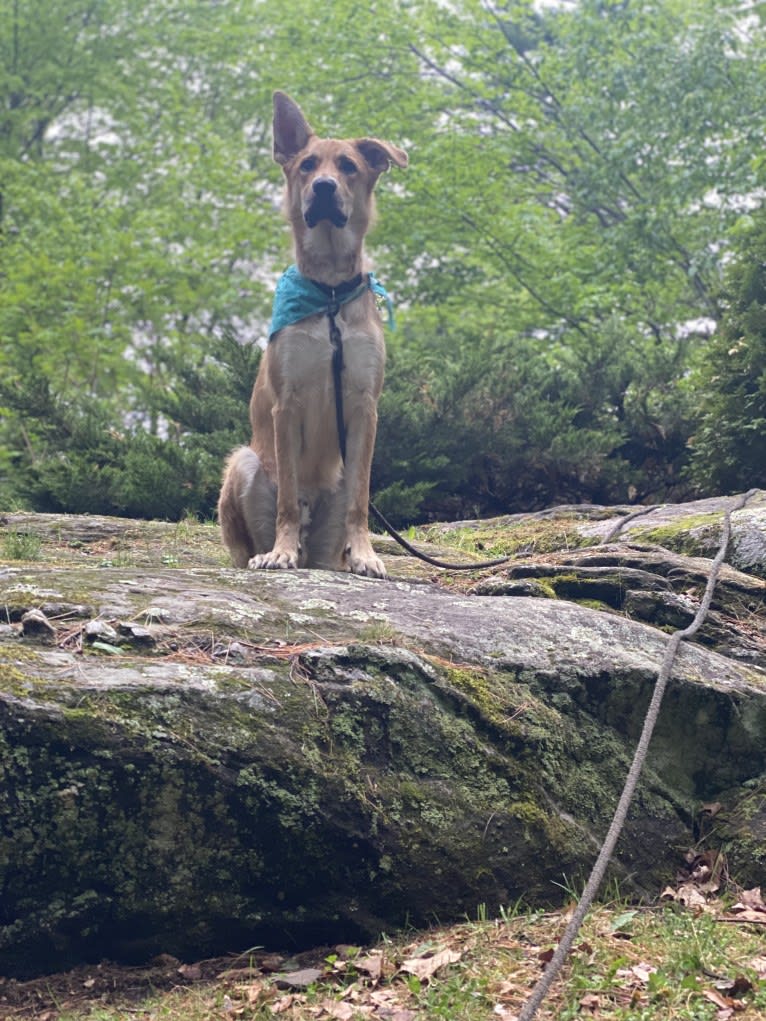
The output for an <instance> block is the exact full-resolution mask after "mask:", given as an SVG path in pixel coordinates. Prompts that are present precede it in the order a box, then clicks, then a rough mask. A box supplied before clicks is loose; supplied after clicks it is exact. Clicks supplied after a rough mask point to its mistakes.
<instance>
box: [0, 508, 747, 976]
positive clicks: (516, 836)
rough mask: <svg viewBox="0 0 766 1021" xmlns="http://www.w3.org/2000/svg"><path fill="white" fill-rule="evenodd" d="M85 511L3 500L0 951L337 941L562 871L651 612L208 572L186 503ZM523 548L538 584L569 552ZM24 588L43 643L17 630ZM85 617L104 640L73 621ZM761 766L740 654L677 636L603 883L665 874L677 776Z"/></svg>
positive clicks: (62, 960)
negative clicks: (12, 520) (79, 514)
mask: <svg viewBox="0 0 766 1021" xmlns="http://www.w3.org/2000/svg"><path fill="white" fill-rule="evenodd" d="M108 524H109V527H108V529H107V531H106V538H105V539H102V538H99V535H100V533H99V531H98V528H96V527H95V526H94V524H93V521H92V519H87V520H86V521H85V522H80V521H79V520H78V519H72V520H68V519H60V518H59V519H57V523H56V526H55V528H54V526H53V523H52V522H51V521H47V520H39V519H36V518H35V517H34V516H27V517H26V526H27V527H28V528H30V529H37V532H38V534H40V536H41V546H40V560H39V561H38V562H30V563H25V562H16V561H9V562H8V563H7V564H6V566H5V567H1V568H0V595H1V596H2V601H3V603H4V604H5V605H8V606H13V607H15V611H14V614H13V621H12V622H11V623H6V624H5V626H4V628H3V630H2V631H0V881H2V884H3V890H4V897H3V911H2V915H1V916H0V972H5V973H6V974H8V973H15V974H17V975H23V974H31V973H34V972H35V971H44V970H46V969H50V968H52V967H57V966H61V965H63V964H67V963H72V962H74V961H77V960H82V959H95V958H98V957H100V956H103V955H107V956H112V957H117V958H120V959H123V960H132V961H138V960H144V959H146V958H147V957H150V956H151V955H152V954H154V953H156V952H158V951H165V952H171V953H175V954H177V955H178V956H182V957H183V956H187V955H191V954H197V955H199V954H204V953H218V952H222V951H227V950H241V949H242V948H243V947H245V946H253V945H256V944H260V945H266V946H269V947H272V948H284V947H287V946H291V947H297V946H301V945H308V944H310V943H321V942H339V941H342V942H356V941H360V940H365V939H368V938H374V937H376V936H377V935H378V934H379V932H380V931H382V930H390V929H392V928H395V927H397V926H400V925H403V924H406V923H408V922H409V923H412V924H425V923H428V922H429V921H430V920H432V919H433V918H434V917H439V918H440V919H442V920H444V921H446V920H447V919H449V918H456V917H461V916H463V915H464V914H466V913H469V914H474V913H475V911H476V908H477V905H479V904H485V905H487V908H488V910H491V911H492V910H497V909H499V908H500V907H501V906H503V905H507V904H510V903H513V902H515V901H516V900H518V899H519V898H522V899H524V900H526V901H527V902H528V903H531V904H538V905H543V904H548V903H552V902H555V901H557V900H558V899H559V898H560V896H561V888H560V884H561V882H562V876H566V877H567V878H568V879H569V880H570V881H571V882H573V883H578V882H579V881H580V880H581V879H582V877H583V876H585V875H586V874H587V872H588V871H589V869H590V865H591V863H592V860H593V858H594V857H595V854H596V852H597V849H598V843H599V840H600V837H601V835H602V834H603V833H604V832H605V831H606V828H607V826H608V823H609V820H610V818H611V814H612V811H613V808H614V805H615V804H616V801H617V798H618V795H619V792H620V790H621V788H622V784H623V781H624V777H625V773H626V771H627V766H628V763H629V761H630V758H631V756H632V751H633V747H634V744H635V741H636V739H637V735H638V733H639V731H640V727H641V722H642V718H643V713H644V711H645V707H646V704H647V702H648V699H649V696H650V693H651V690H652V686H653V684H654V681H655V678H656V675H657V671H658V669H659V666H660V663H661V661H662V657H663V654H664V651H665V649H666V646H667V641H668V639H667V636H666V635H665V634H664V633H663V632H662V631H661V630H659V629H658V628H656V627H652V626H649V625H648V624H646V623H638V622H634V621H631V620H629V619H626V618H625V617H624V616H621V615H618V614H617V613H615V612H614V611H613V610H611V612H609V613H605V612H601V611H599V610H596V609H592V608H590V607H584V606H581V605H577V604H576V603H575V602H573V601H571V599H569V598H563V595H562V593H561V592H556V591H555V590H554V593H553V594H554V595H555V596H556V598H550V597H549V598H542V599H541V598H534V597H530V596H529V595H527V596H520V597H514V598H512V599H511V598H498V597H497V596H480V595H469V594H466V593H464V592H461V591H459V590H456V591H450V590H449V588H448V587H445V586H444V585H442V586H437V585H434V584H424V583H423V582H422V581H411V580H403V579H402V578H401V577H396V573H397V563H398V559H397V558H394V557H392V556H388V555H387V559H388V566H389V570H390V572H391V574H392V575H393V579H392V580H388V581H376V580H371V579H364V578H356V577H352V576H348V575H338V574H330V573H326V572H313V571H300V572H289V573H283V572H247V571H236V570H232V569H229V568H226V567H223V566H221V565H220V563H216V562H215V557H216V555H217V554H216V552H215V546H214V543H213V539H214V538H217V535H216V530H215V528H214V527H213V526H209V525H207V526H202V525H200V526H193V525H190V526H186V527H187V528H188V530H189V531H188V534H186V533H185V534H184V535H183V538H182V540H180V539H179V538H178V532H177V531H175V532H174V531H173V530H174V529H176V530H177V528H178V527H179V526H172V525H165V526H162V525H160V524H158V523H149V524H148V525H147V527H146V530H145V531H144V526H143V525H142V524H141V523H136V522H130V523H125V524H124V525H123V526H122V527H123V531H122V532H120V528H119V527H118V526H116V525H113V524H112V522H111V521H110V522H109V523H108ZM16 526H18V521H17V522H16ZM197 532H199V535H200V547H199V550H200V552H199V560H195V555H194V549H195V540H194V536H195V534H197ZM128 533H129V535H130V538H129V539H128V538H126V535H128ZM75 536H79V538H73V537H75ZM115 537H117V538H118V539H119V542H121V543H122V551H123V562H122V563H121V564H119V565H114V564H112V565H111V566H109V565H108V564H106V563H105V558H104V557H103V556H102V554H103V549H102V546H101V543H102V542H112V541H114V540H115ZM120 537H121V538H120ZM170 540H172V542H173V543H174V544H175V545H174V548H175V549H176V551H177V554H178V560H179V563H178V564H177V565H175V564H169V563H167V561H166V560H165V559H164V558H165V557H166V556H167V550H168V548H169V547H168V542H169V541H170ZM73 542H74V543H78V542H79V543H82V544H83V545H73ZM57 543H60V544H61V553H60V554H57V549H58V546H57ZM187 548H188V549H189V550H190V551H191V552H190V553H188V555H187V554H185V553H184V552H183V551H184V550H185V549H187ZM574 552H576V551H573V552H572V553H570V555H572V556H573V555H574ZM551 555H552V554H550V553H546V554H545V556H546V557H549V556H551ZM593 555H596V554H595V552H594V553H593ZM185 558H186V559H185ZM107 559H108V558H107ZM543 560H544V558H543ZM541 562H542V561H541ZM549 566H551V568H552V570H553V571H554V574H553V576H551V575H544V574H541V578H542V582H543V586H545V585H547V584H548V583H550V584H551V585H553V580H554V579H555V578H556V577H558V578H564V577H568V576H570V575H572V574H575V575H576V569H575V568H574V567H573V566H572V565H569V567H566V566H565V565H563V563H558V564H550V565H549ZM658 576H659V575H658ZM570 583H571V578H570V581H569V582H567V584H570ZM731 584H732V586H735V583H734V581H732V582H731ZM735 587H736V586H735ZM659 589H660V590H662V586H661V585H660V586H659ZM732 591H734V588H732ZM605 592H606V590H604V591H602V593H601V594H602V595H603V594H604V593H605ZM546 594H548V593H546ZM591 594H592V593H591ZM30 609H37V610H39V611H41V612H42V613H44V614H47V615H48V616H49V620H50V621H51V624H52V626H53V628H54V630H55V637H56V645H55V646H54V647H50V646H46V645H43V644H42V643H41V642H39V641H37V640H36V639H35V638H34V637H31V636H30V637H22V625H21V623H20V621H21V617H22V616H23V614H24V613H25V612H26V611H28V610H30ZM94 619H98V620H100V621H104V622H106V623H108V624H109V625H110V626H111V627H113V629H114V633H115V634H117V635H118V636H119V642H118V643H117V644H114V645H110V643H109V642H100V643H99V642H89V641H88V640H87V638H86V632H85V625H86V624H87V623H88V622H89V621H92V620H94ZM121 625H125V627H123V628H122V629H121V627H120V626H121ZM127 625H131V626H132V627H131V626H127ZM135 625H140V628H141V629H142V630H143V631H147V632H149V633H150V634H151V637H152V642H151V643H144V642H140V641H138V640H137V639H136V632H135ZM98 645H101V646H102V647H101V648H99V647H97V646H98ZM764 773H766V672H764V671H763V670H762V669H759V668H758V667H757V666H756V665H753V664H749V663H745V662H741V661H737V660H736V659H734V658H732V657H729V656H722V655H718V654H716V653H715V652H713V651H710V650H709V649H706V648H703V647H698V646H685V647H683V649H682V651H681V654H680V655H679V657H678V659H677V661H676V664H675V667H674V672H673V676H672V680H671V685H670V688H669V691H668V695H667V703H666V706H665V708H664V710H663V713H662V716H661V719H660V723H659V726H658V731H657V734H656V736H655V739H654V741H653V743H652V747H651V754H650V762H649V765H648V768H647V770H646V772H645V775H644V778H643V780H642V782H641V784H640V786H639V791H638V794H637V796H636V799H635V802H634V805H633V807H632V809H631V813H630V817H629V820H628V825H627V827H626V830H625V834H624V836H623V838H622V841H621V843H620V845H619V848H618V852H617V854H616V855H615V860H614V865H613V876H614V877H615V878H616V879H617V880H619V881H620V882H621V883H622V884H623V888H624V889H625V892H626V893H629V892H630V891H634V892H636V893H637V894H642V895H652V894H654V893H655V892H657V891H658V890H660V889H661V888H662V887H663V886H664V885H666V883H667V881H668V879H669V878H670V877H672V876H673V874H674V873H675V869H676V865H677V861H678V856H679V851H680V850H683V849H685V848H686V846H688V845H690V844H691V843H693V841H694V839H695V837H694V832H693V825H694V819H695V815H696V809H697V806H698V805H699V803H701V802H709V801H712V800H714V799H715V798H716V797H718V796H719V795H720V794H722V792H725V793H726V797H727V798H728V801H729V805H730V807H731V810H732V811H735V810H736V808H737V805H738V803H739V798H740V794H741V796H742V797H746V796H748V795H749V793H750V791H749V788H748V786H747V785H748V784H752V783H753V782H754V780H755V779H757V778H758V777H760V776H761V775H762V774H764ZM747 837H748V833H747V830H746V828H745V831H743V832H742V833H740V834H739V835H736V834H735V835H733V836H730V837H727V840H728V841H729V843H730V844H731V850H732V854H733V855H735V856H736V851H737V848H738V847H739V848H744V847H745V846H749V845H747V840H746V838H747ZM740 857H742V855H740Z"/></svg>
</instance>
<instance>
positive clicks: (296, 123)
mask: <svg viewBox="0 0 766 1021" xmlns="http://www.w3.org/2000/svg"><path fill="white" fill-rule="evenodd" d="M313 134H314V132H313V131H312V130H311V128H310V127H309V124H308V122H307V121H306V118H305V117H304V116H303V114H302V112H301V108H300V107H299V106H298V104H297V103H295V102H294V101H293V100H292V99H290V97H289V96H288V95H287V93H286V92H275V93H274V159H275V160H276V162H277V163H279V164H281V165H282V166H284V165H285V163H289V162H290V160H291V159H292V158H293V156H295V155H296V154H297V153H299V152H300V151H301V149H305V148H306V145H307V144H308V140H309V139H310V138H311V137H312V135H313Z"/></svg>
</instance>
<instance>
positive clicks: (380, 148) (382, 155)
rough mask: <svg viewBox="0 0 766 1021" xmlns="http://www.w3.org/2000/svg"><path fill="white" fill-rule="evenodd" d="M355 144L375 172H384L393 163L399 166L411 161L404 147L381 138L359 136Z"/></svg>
mask: <svg viewBox="0 0 766 1021" xmlns="http://www.w3.org/2000/svg"><path fill="white" fill-rule="evenodd" d="M354 145H355V146H356V147H357V149H358V150H359V152H360V153H361V154H362V156H363V157H364V160H365V162H366V163H367V165H368V166H369V168H370V169H371V170H372V171H373V172H374V173H375V174H382V173H383V171H384V170H388V168H389V167H390V166H391V164H392V163H395V164H396V165H397V167H406V166H407V164H408V162H409V160H408V159H407V153H406V152H405V151H404V149H399V148H398V146H395V145H392V144H391V143H390V142H381V141H380V139H379V138H357V139H356V141H355V142H354Z"/></svg>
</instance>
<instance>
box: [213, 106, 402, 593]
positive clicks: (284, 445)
mask: <svg viewBox="0 0 766 1021" xmlns="http://www.w3.org/2000/svg"><path fill="white" fill-rule="evenodd" d="M273 134H274V152H273V155H274V159H275V161H276V162H277V163H279V164H280V165H281V167H282V170H283V172H284V177H285V204H284V209H285V213H286V216H287V219H288V221H289V223H290V226H291V228H292V233H293V240H294V248H295V260H296V266H295V267H292V268H291V270H288V272H287V273H286V274H285V275H284V276H283V278H282V280H281V281H280V283H279V285H278V287H277V299H279V296H280V289H282V290H283V291H284V292H285V294H286V295H287V299H288V304H289V299H291V298H293V299H294V298H295V295H294V294H292V293H291V292H290V288H291V287H293V286H294V285H295V283H296V281H297V282H298V284H299V285H300V286H301V287H303V288H304V289H308V290H309V291H310V292H311V294H312V295H313V296H314V297H316V295H317V294H319V295H320V297H321V300H322V301H324V302H325V306H326V307H320V308H319V309H318V310H316V311H311V308H310V309H309V311H308V314H304V315H303V316H302V317H301V318H299V319H298V320H297V321H293V320H290V317H289V316H288V318H287V321H286V322H285V324H284V325H282V320H281V318H280V313H279V306H278V302H275V309H274V318H273V319H272V332H271V336H270V339H269V343H268V345H267V347H266V350H265V352H264V355H263V357H262V359H261V363H260V366H259V369H258V375H257V378H256V381H255V385H254V387H253V393H252V397H251V400H250V423H251V426H252V439H251V441H250V445H249V446H247V447H240V448H238V449H236V450H235V451H233V453H232V454H231V455H230V457H229V459H228V461H227V464H226V468H225V471H224V477H223V484H222V487H221V494H220V498H219V501H218V518H219V521H220V524H221V530H222V533H223V541H224V544H225V545H226V547H227V548H228V550H229V552H230V554H231V557H232V561H233V563H234V565H235V566H237V567H250V568H255V569H267V570H281V569H291V568H298V567H316V568H323V569H328V570H345V571H351V572H353V573H354V574H360V575H368V576H370V577H376V578H383V577H385V574H386V571H385V568H384V566H383V563H382V562H381V560H380V558H379V557H378V556H376V554H375V552H374V551H373V549H372V545H371V543H370V537H369V532H368V529H367V516H368V506H369V499H370V467H371V464H372V455H373V448H374V445H375V432H376V428H377V418H378V414H377V405H378V398H379V396H380V392H381V389H382V386H383V371H384V365H385V345H384V341H383V329H382V321H381V318H380V314H379V312H378V309H377V305H376V297H375V292H376V291H377V292H378V293H381V292H382V293H383V294H385V292H384V291H383V289H382V288H381V287H380V285H378V284H377V282H376V281H375V279H374V276H373V275H372V274H368V273H366V272H365V260H364V238H365V235H366V233H367V230H368V228H369V226H370V224H371V223H372V220H373V216H374V194H373V192H374V188H375V185H376V183H377V180H378V178H379V177H380V175H381V173H383V172H384V171H386V170H388V169H389V168H390V166H391V164H395V165H396V166H398V167H402V168H404V167H406V166H407V162H408V157H407V154H406V152H404V150H402V149H400V148H398V147H397V146H395V145H392V144H391V143H390V142H383V141H380V140H379V139H377V138H355V139H335V138H319V137H318V136H317V135H316V134H315V133H314V131H313V130H312V129H311V127H310V126H309V124H308V122H307V121H306V118H305V117H304V116H303V113H302V112H301V109H300V107H299V106H298V105H297V104H296V103H295V102H294V101H293V100H292V99H290V97H289V96H288V95H286V94H285V93H284V92H275V93H274V121H273ZM291 273H292V276H290V274H291ZM306 282H308V283H306ZM288 292H290V293H288ZM324 295H329V297H328V298H327V299H326V300H325V298H324ZM302 300H303V298H302V296H301V295H299V296H298V302H299V304H300V303H301V301H302ZM312 307H313V306H312ZM328 308H329V309H330V312H332V311H333V310H334V315H332V317H331V316H330V314H329V313H328ZM299 311H301V312H303V313H306V308H305V307H304V308H302V309H299ZM333 324H334V325H335V327H336V330H339V334H338V335H336V340H337V339H338V337H340V338H341V343H342V361H343V370H342V373H340V375H339V379H340V380H342V421H341V422H339V421H338V419H339V417H340V416H341V411H340V410H339V407H338V405H337V404H336V394H335V383H334V378H335V377H334V376H333V369H332V358H333V350H334V345H333V336H332V329H331V327H332V325H333ZM336 346H337V345H336ZM342 447H345V448H346V449H345V451H344V453H345V458H344V457H343V454H342V452H341V448H342Z"/></svg>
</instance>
